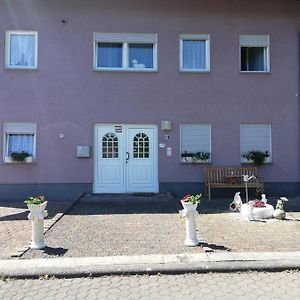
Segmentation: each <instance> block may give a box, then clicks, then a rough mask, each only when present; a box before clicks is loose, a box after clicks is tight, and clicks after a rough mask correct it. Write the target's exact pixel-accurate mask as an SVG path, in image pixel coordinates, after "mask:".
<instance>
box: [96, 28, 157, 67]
mask: <svg viewBox="0 0 300 300" xmlns="http://www.w3.org/2000/svg"><path fill="white" fill-rule="evenodd" d="M93 43H94V47H93V48H94V53H93V70H94V71H129V72H155V71H157V33H107V32H94V33H93ZM98 43H119V44H122V51H123V52H122V67H121V68H111V67H98V66H97V58H98ZM130 44H153V68H130V67H129V45H130Z"/></svg>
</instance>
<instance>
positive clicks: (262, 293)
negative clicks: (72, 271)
mask: <svg viewBox="0 0 300 300" xmlns="http://www.w3.org/2000/svg"><path fill="white" fill-rule="evenodd" d="M299 282H300V273H299V272H282V273H257V272H248V273H227V274H222V273H208V274H185V275H160V276H159V275H155V276H154V275H153V276H145V275H144V276H112V277H100V278H76V279H48V280H45V279H43V280H6V281H0V298H1V299H4V300H6V299H7V300H8V299H12V300H18V299H20V300H21V299H24V300H25V299H28V300H29V299H30V300H35V299H51V300H56V299H58V300H61V299H64V300H65V299H86V300H88V299H93V300H94V299H155V300H157V299H180V300H182V299H201V300H205V299H230V300H231V299H247V300H251V299H255V300H257V299H280V300H285V299H289V300H294V299H295V300H296V299H299V298H300V285H299Z"/></svg>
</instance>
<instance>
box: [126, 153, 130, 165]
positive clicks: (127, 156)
mask: <svg viewBox="0 0 300 300" xmlns="http://www.w3.org/2000/svg"><path fill="white" fill-rule="evenodd" d="M128 160H129V152H126V164H127V163H128Z"/></svg>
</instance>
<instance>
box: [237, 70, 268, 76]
mask: <svg viewBox="0 0 300 300" xmlns="http://www.w3.org/2000/svg"><path fill="white" fill-rule="evenodd" d="M240 74H265V75H270V74H272V73H271V71H240Z"/></svg>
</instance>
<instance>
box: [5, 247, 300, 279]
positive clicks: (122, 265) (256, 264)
mask: <svg viewBox="0 0 300 300" xmlns="http://www.w3.org/2000/svg"><path fill="white" fill-rule="evenodd" d="M284 270H300V252H281V253H280V252H273V253H272V252H262V253H255V252H248V253H241V252H240V253H238V252H237V253H224V254H223V253H210V254H207V253H200V254H170V255H141V256H108V257H83V258H52V259H26V260H25V259H16V260H0V277H2V278H6V277H9V278H19V279H21V278H40V277H43V276H54V277H57V278H74V277H91V276H93V277H100V276H107V275H154V274H158V273H160V274H170V275H171V274H183V273H209V272H222V273H228V272H246V271H260V272H262V271H268V272H279V271H284Z"/></svg>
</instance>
